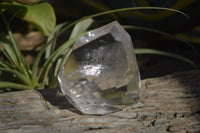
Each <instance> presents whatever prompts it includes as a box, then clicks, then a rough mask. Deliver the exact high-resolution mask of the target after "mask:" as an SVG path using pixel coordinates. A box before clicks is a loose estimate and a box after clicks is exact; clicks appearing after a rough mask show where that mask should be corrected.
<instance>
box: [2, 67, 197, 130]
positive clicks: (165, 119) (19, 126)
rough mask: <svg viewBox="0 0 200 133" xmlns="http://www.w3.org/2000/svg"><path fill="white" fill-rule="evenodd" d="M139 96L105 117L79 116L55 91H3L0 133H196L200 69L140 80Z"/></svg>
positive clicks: (57, 91)
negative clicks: (137, 100)
mask: <svg viewBox="0 0 200 133" xmlns="http://www.w3.org/2000/svg"><path fill="white" fill-rule="evenodd" d="M140 93H141V96H142V98H141V101H142V102H141V103H138V104H135V105H131V106H129V107H127V108H125V109H124V110H122V111H119V112H115V113H111V114H107V115H104V116H94V115H82V114H80V113H79V112H78V111H77V110H76V109H74V108H73V107H72V106H71V105H70V104H69V102H68V101H67V100H66V98H65V97H64V96H63V95H62V93H61V92H60V89H59V88H53V89H46V90H41V91H37V90H28V91H18V92H9V93H2V94H0V132H1V133H13V132H14V133H27V132H28V133H29V132H31V133H82V132H84V133H117V132H120V133H122V132H123V133H126V132H127V133H133V132H143V133H151V132H152V133H156V132H158V133H165V132H180V133H193V132H196V133H198V132H200V70H194V71H189V72H181V73H175V74H171V75H167V76H164V77H158V78H151V79H145V80H142V87H141V91H140ZM45 99H46V100H45Z"/></svg>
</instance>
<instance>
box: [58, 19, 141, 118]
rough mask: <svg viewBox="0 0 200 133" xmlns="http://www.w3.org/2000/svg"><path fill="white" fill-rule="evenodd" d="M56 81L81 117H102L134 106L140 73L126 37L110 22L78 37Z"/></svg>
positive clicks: (121, 29) (122, 30)
mask: <svg viewBox="0 0 200 133" xmlns="http://www.w3.org/2000/svg"><path fill="white" fill-rule="evenodd" d="M58 80H59V83H60V87H61V90H62V92H63V93H64V95H65V96H66V97H67V99H68V100H69V101H70V102H71V103H72V104H73V105H74V106H75V107H76V108H77V109H78V110H80V111H81V112H82V113H84V114H97V115H103V114H107V113H110V112H115V111H118V110H121V109H123V108H124V107H125V106H127V105H131V104H134V103H136V102H137V100H138V98H139V88H140V74H139V70H138V65H137V62H136V57H135V54H134V51H133V46H132V41H131V38H130V36H129V34H128V33H127V32H126V31H125V30H124V29H123V28H122V27H121V25H120V24H119V23H118V22H117V21H114V22H112V23H109V24H107V25H105V26H103V27H100V28H98V29H96V30H93V31H91V32H89V33H87V34H86V35H84V36H82V37H80V38H79V39H78V40H77V41H76V42H75V44H74V46H73V48H72V51H71V53H70V55H69V57H68V58H67V61H66V63H65V65H64V66H63V68H62V69H61V71H60V73H59V75H58Z"/></svg>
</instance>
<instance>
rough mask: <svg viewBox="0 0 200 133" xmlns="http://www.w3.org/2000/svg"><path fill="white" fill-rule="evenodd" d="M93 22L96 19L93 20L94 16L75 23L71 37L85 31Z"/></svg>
mask: <svg viewBox="0 0 200 133" xmlns="http://www.w3.org/2000/svg"><path fill="white" fill-rule="evenodd" d="M93 22H94V21H93V19H92V18H88V19H86V20H83V21H81V22H79V23H77V24H76V25H75V27H74V29H73V31H72V33H71V36H70V38H69V39H71V38H73V37H75V36H77V35H79V34H81V33H83V32H85V31H86V30H87V29H88V28H89V27H90V25H91V24H92V23H93Z"/></svg>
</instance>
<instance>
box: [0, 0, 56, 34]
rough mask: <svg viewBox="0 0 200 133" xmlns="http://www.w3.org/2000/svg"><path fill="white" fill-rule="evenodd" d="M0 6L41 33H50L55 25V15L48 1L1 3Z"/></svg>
mask: <svg viewBox="0 0 200 133" xmlns="http://www.w3.org/2000/svg"><path fill="white" fill-rule="evenodd" d="M0 8H2V9H5V10H7V11H8V12H9V13H10V14H11V15H14V14H15V16H16V17H17V18H20V19H22V20H24V21H26V22H28V23H30V24H32V25H33V26H34V27H35V28H37V29H38V30H39V31H40V32H41V33H42V34H43V35H46V36H48V35H50V34H51V33H52V32H53V29H54V27H55V25H56V17H55V13H54V10H53V8H52V6H51V5H50V4H49V3H40V4H34V5H25V4H11V3H1V4H0Z"/></svg>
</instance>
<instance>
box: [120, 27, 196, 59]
mask: <svg viewBox="0 0 200 133" xmlns="http://www.w3.org/2000/svg"><path fill="white" fill-rule="evenodd" d="M123 27H124V28H125V29H136V30H143V31H148V32H153V33H157V34H160V35H164V36H167V37H170V38H172V39H175V40H177V41H180V42H182V43H183V44H186V45H187V46H188V47H190V48H191V49H192V50H193V51H194V52H195V54H196V55H197V56H198V57H199V58H200V53H199V51H198V50H197V49H196V48H195V47H194V46H193V45H192V44H190V43H188V42H186V41H184V40H182V39H180V38H178V37H176V36H174V35H171V34H169V33H167V32H163V31H159V30H156V29H151V28H147V27H140V26H133V25H124V26H123Z"/></svg>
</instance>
